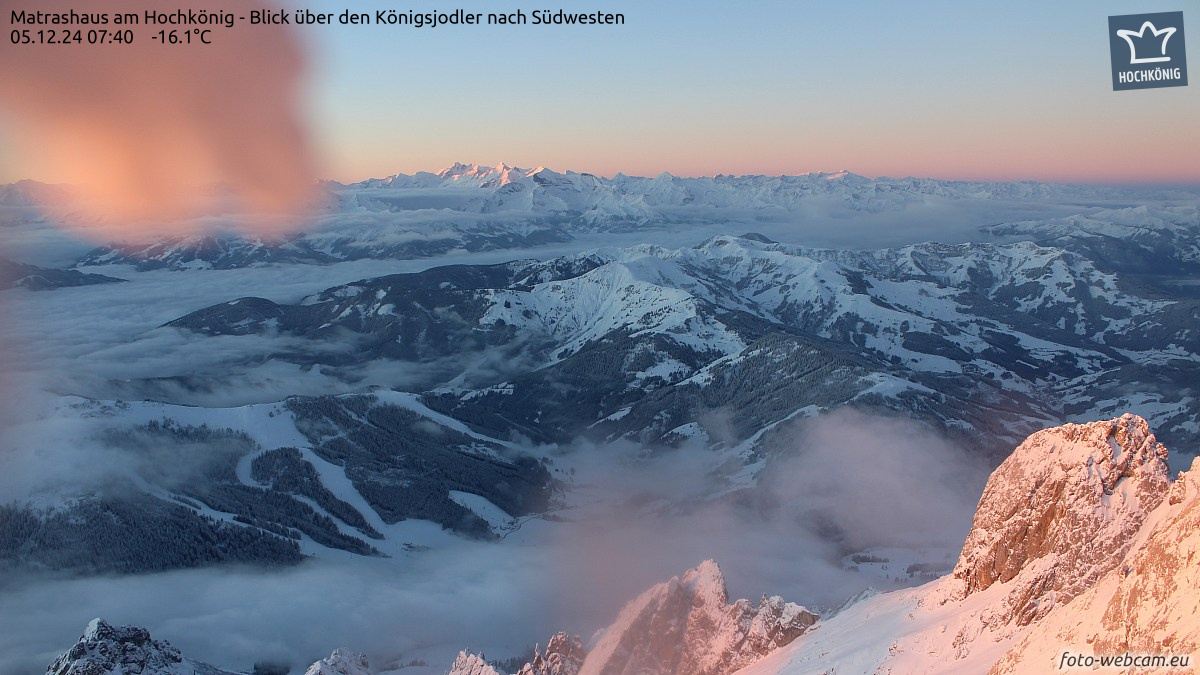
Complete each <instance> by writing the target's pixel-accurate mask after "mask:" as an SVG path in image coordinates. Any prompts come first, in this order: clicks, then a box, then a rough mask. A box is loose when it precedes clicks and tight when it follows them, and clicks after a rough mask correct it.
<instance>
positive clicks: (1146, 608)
mask: <svg viewBox="0 0 1200 675" xmlns="http://www.w3.org/2000/svg"><path fill="white" fill-rule="evenodd" d="M1154 520H1155V521H1156V522H1153V523H1151V524H1149V525H1148V528H1149V530H1150V531H1149V532H1146V533H1143V534H1144V536H1139V537H1138V539H1140V540H1143V541H1139V542H1136V544H1135V546H1134V548H1133V549H1132V550H1131V551H1130V552H1129V554H1128V555H1127V556H1126V557H1125V558H1124V559H1123V560H1121V561H1120V563H1119V564H1118V565H1117V566H1116V567H1115V568H1114V569H1112V570H1111V571H1110V572H1109V573H1108V574H1107V575H1105V576H1104V577H1103V578H1102V579H1101V580H1100V581H1099V582H1098V583H1097V584H1095V586H1093V587H1092V588H1091V589H1090V590H1089V591H1088V592H1087V593H1085V594H1083V595H1081V596H1080V597H1078V598H1076V599H1075V601H1074V602H1072V603H1071V605H1070V607H1068V608H1066V609H1065V610H1064V611H1060V612H1055V613H1053V614H1051V615H1050V616H1049V617H1047V618H1046V620H1044V621H1042V622H1040V623H1039V624H1038V626H1037V629H1036V630H1034V631H1031V632H1029V633H1027V634H1026V635H1024V636H1023V638H1022V639H1021V640H1020V641H1019V642H1018V643H1017V644H1016V645H1015V646H1014V647H1013V648H1012V649H1010V650H1009V651H1008V652H1007V653H1006V654H1005V655H1004V656H1003V658H1001V659H1000V660H999V661H998V662H997V663H996V664H995V666H994V667H993V668H992V671H991V672H992V673H993V674H994V675H1017V674H1019V673H1027V672H1034V671H1037V670H1039V669H1048V664H1049V665H1050V666H1052V665H1054V664H1055V663H1056V662H1057V661H1059V660H1061V659H1062V655H1063V654H1064V653H1067V652H1069V653H1071V654H1079V655H1083V656H1090V657H1101V656H1118V655H1124V654H1132V655H1136V656H1142V657H1163V658H1164V659H1169V658H1170V657H1172V656H1175V657H1187V658H1188V659H1189V661H1188V663H1187V664H1182V663H1179V662H1177V663H1176V665H1177V666H1181V667H1176V668H1172V667H1171V664H1170V663H1169V661H1163V662H1161V663H1158V664H1155V667H1154V669H1153V672H1180V673H1182V672H1188V673H1191V672H1194V670H1193V669H1194V668H1195V667H1196V665H1197V662H1196V659H1197V656H1198V655H1200V596H1197V593H1196V589H1197V588H1200V565H1197V562H1196V561H1197V560H1200V458H1198V459H1196V460H1194V461H1193V462H1192V466H1191V469H1190V470H1189V471H1187V472H1185V473H1180V474H1179V478H1178V479H1177V480H1176V481H1175V483H1174V484H1173V485H1172V486H1171V489H1170V491H1169V492H1168V494H1167V498H1166V500H1165V501H1164V503H1162V504H1161V505H1160V506H1159V510H1158V511H1156V512H1155V514H1154ZM1150 670H1151V669H1150V668H1146V667H1142V668H1135V669H1132V671H1131V672H1150ZM1121 672H1125V671H1121Z"/></svg>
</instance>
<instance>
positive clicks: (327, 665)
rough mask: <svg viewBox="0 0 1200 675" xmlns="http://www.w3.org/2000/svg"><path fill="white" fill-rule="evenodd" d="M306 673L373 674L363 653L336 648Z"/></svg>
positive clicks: (320, 674)
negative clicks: (352, 652)
mask: <svg viewBox="0 0 1200 675" xmlns="http://www.w3.org/2000/svg"><path fill="white" fill-rule="evenodd" d="M304 675H371V668H370V666H369V665H368V664H367V657H365V656H363V655H362V654H351V653H348V652H343V651H342V650H340V649H335V650H333V653H332V654H330V655H329V657H328V658H324V659H321V660H320V661H317V662H316V663H314V664H312V665H311V666H309V667H308V670H306V671H304Z"/></svg>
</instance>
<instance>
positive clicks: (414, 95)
mask: <svg viewBox="0 0 1200 675" xmlns="http://www.w3.org/2000/svg"><path fill="white" fill-rule="evenodd" d="M320 4H321V5H322V6H325V7H328V8H329V9H328V11H338V10H340V9H342V8H344V7H345V6H346V5H347V3H346V2H345V1H344V0H331V1H328V2H322V3H320ZM543 4H546V5H547V7H548V8H552V9H557V8H558V7H560V6H561V7H562V8H565V9H568V10H576V11H591V10H593V9H597V8H598V9H603V10H605V11H611V12H618V11H619V12H622V13H624V14H625V16H626V21H627V24H626V25H625V26H623V27H594V28H566V27H560V26H524V27H498V26H482V27H445V28H436V29H420V30H417V29H412V28H391V27H378V26H369V27H350V28H340V27H338V28H333V29H328V28H317V29H313V30H309V31H306V34H307V36H308V37H309V38H310V39H311V44H312V46H313V53H312V56H313V59H314V65H315V66H316V68H315V79H314V80H313V82H312V86H311V88H310V92H311V101H312V103H313V106H312V110H311V112H312V117H311V119H312V121H313V122H314V124H315V127H316V128H317V129H318V130H319V137H320V139H321V142H322V148H323V150H324V153H325V156H326V158H327V160H328V162H329V164H328V166H329V167H330V170H331V172H332V173H333V174H334V175H335V176H336V177H338V178H341V179H355V178H362V177H365V176H367V175H381V174H386V173H394V172H396V171H405V172H409V171H414V170H419V169H436V168H438V167H440V166H442V165H445V164H448V163H450V162H453V161H468V162H471V161H475V162H481V163H489V164H491V163H498V162H501V161H504V162H507V163H509V164H515V165H518V166H525V165H536V164H545V165H547V166H552V167H555V168H559V169H566V168H570V169H576V170H590V171H594V172H597V173H603V174H611V173H614V172H616V171H624V172H625V173H637V174H653V173H657V172H659V171H664V170H665V171H671V172H673V173H677V174H682V175H698V174H712V173H718V172H733V173H744V172H752V173H780V172H801V171H809V170H819V169H835V168H847V169H851V170H854V171H857V172H860V173H866V174H872V175H875V174H886V175H896V174H902V175H936V176H941V177H963V178H974V177H980V178H1019V177H1028V178H1047V179H1060V180H1109V181H1120V180H1135V181H1136V180H1180V181H1196V180H1200V159H1198V158H1200V122H1198V120H1200V74H1193V76H1192V81H1193V83H1192V84H1191V85H1190V86H1188V87H1177V88H1171V89H1159V90H1142V91H1126V92H1113V91H1112V87H1111V79H1110V78H1111V74H1110V66H1109V52H1108V41H1107V39H1108V38H1107V17H1108V16H1109V15H1110V14H1129V13H1138V12H1152V11H1175V10H1183V11H1184V14H1185V20H1187V21H1188V22H1189V25H1187V28H1188V29H1190V31H1192V35H1191V36H1189V38H1190V40H1189V50H1188V51H1189V55H1190V57H1191V60H1192V62H1193V69H1194V70H1195V71H1196V72H1197V73H1200V55H1197V47H1196V46H1197V44H1198V43H1200V5H1198V3H1196V2H1195V0H1177V1H1176V2H1174V3H1171V2H1166V3H1164V2H1096V1H1091V0H1074V1H1071V2H1054V3H1047V2H1030V1H1018V2H1004V3H979V2H962V1H956V2H951V1H934V2H920V3H901V2H887V1H878V0H872V1H864V2H838V3H832V2H820V3H817V2H775V1H767V2H758V3H736V4H735V3H731V2H712V1H704V2H694V1H693V2H684V1H681V0H656V1H655V2H628V1H623V0H588V1H587V2H575V1H570V0H564V1H563V2H559V3H543ZM395 6H396V5H395V4H393V3H389V2H361V3H357V4H354V7H355V8H361V9H362V11H371V12H373V11H374V9H377V8H387V7H395ZM411 6H412V7H413V8H417V9H429V8H435V7H440V8H450V7H457V6H463V7H464V8H466V9H468V10H473V11H481V12H487V11H511V10H512V9H515V8H518V7H519V8H522V9H524V10H526V12H529V11H530V10H532V9H535V8H538V7H539V5H538V4H526V3H525V2H524V1H523V0H511V1H510V0H500V1H495V0H493V1H489V2H465V3H462V4H461V5H460V4H456V3H452V2H430V1H428V0H426V1H424V2H419V1H418V2H414V3H412V4H411ZM1118 146H1120V147H1119V148H1118Z"/></svg>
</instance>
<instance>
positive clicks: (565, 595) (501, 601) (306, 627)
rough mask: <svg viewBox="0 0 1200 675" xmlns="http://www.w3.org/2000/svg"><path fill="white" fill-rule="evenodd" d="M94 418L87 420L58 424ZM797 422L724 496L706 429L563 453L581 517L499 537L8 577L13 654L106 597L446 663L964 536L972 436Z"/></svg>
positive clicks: (824, 596)
mask: <svg viewBox="0 0 1200 675" xmlns="http://www.w3.org/2000/svg"><path fill="white" fill-rule="evenodd" d="M84 427H88V428H87V429H85V428H84ZM95 427H96V422H95V421H94V420H85V421H81V422H80V423H79V425H78V428H66V427H64V428H62V429H61V433H62V434H64V435H66V436H72V435H74V436H86V435H87V433H89V432H90V431H94V428H95ZM784 434H785V437H784V441H785V442H786V443H788V444H789V445H791V447H790V448H788V449H787V452H786V453H785V454H784V455H782V456H780V458H779V459H778V460H777V462H776V463H775V466H773V467H771V468H770V469H769V473H768V476H767V478H766V479H765V480H764V481H762V483H761V484H760V485H759V486H757V487H755V488H753V489H750V490H748V491H743V492H734V493H728V494H726V496H725V497H723V498H720V499H717V500H711V499H709V497H711V495H712V494H713V491H714V490H719V489H720V485H721V483H722V481H721V480H719V479H718V477H717V476H716V474H714V473H713V469H714V468H715V460H716V458H715V457H714V456H713V455H712V453H711V452H710V451H708V450H705V449H702V448H695V447H685V448H681V449H678V450H671V451H663V452H659V453H651V454H649V455H647V454H646V452H645V449H644V448H638V447H635V446H632V445H623V446H593V447H582V446H581V447H577V448H572V449H571V450H569V451H566V452H563V453H557V454H558V456H557V458H556V460H555V464H556V465H557V466H559V467H563V468H566V467H573V468H575V469H576V471H575V478H574V480H575V485H574V487H573V488H572V489H571V490H570V492H569V496H568V499H569V501H570V502H571V503H572V505H573V507H572V508H569V509H567V510H566V511H564V512H562V513H561V514H560V515H561V516H562V518H563V520H564V522H541V521H535V522H533V523H529V524H528V525H527V526H526V527H524V528H522V529H521V530H519V531H518V532H517V533H515V534H514V535H512V536H510V537H509V538H507V539H506V540H504V541H503V542H501V543H498V544H489V543H479V542H469V541H465V540H458V539H455V538H449V539H442V540H440V541H442V543H441V544H440V545H438V546H436V547H435V548H433V549H431V550H427V551H421V552H417V553H414V554H412V555H411V556H409V557H406V558H403V559H392V560H378V559H363V558H354V557H351V556H346V555H342V554H340V553H334V552H331V553H329V554H328V556H327V557H323V558H321V559H316V560H312V561H310V562H307V563H305V564H304V565H301V566H299V567H297V568H290V569H285V570H278V571H269V572H266V571H261V570H254V569H247V568H237V567H226V568H215V569H207V570H191V571H180V572H172V573H166V574H154V575H145V576H133V577H120V578H92V579H71V580H61V579H60V580H54V579H47V578H40V579H28V580H18V581H19V582H18V583H10V584H8V585H7V586H8V587H7V588H6V589H5V590H4V602H3V606H4V611H3V612H0V654H3V655H4V656H3V657H0V671H2V672H5V673H13V674H14V675H24V674H25V673H30V674H32V673H39V672H41V669H43V668H44V667H45V665H46V664H47V663H49V661H50V660H52V659H53V658H54V657H55V656H56V655H57V654H58V653H60V652H61V651H63V650H65V649H66V648H67V647H69V646H70V645H71V644H72V642H73V641H74V639H75V638H76V637H77V636H78V633H79V632H80V631H81V630H82V627H83V626H84V625H85V624H86V623H87V621H89V620H90V619H91V618H93V617H95V616H102V617H104V618H105V619H107V620H109V621H110V622H114V623H133V624H140V625H145V626H147V627H149V628H150V629H151V630H152V632H153V633H154V634H155V635H156V636H157V637H161V638H166V639H168V640H170V641H171V642H172V643H173V644H175V645H176V646H178V647H180V648H181V649H183V650H184V652H185V653H186V654H189V655H191V656H193V657H194V658H198V659H201V660H207V661H211V662H215V663H217V664H219V665H223V666H226V667H230V668H235V667H240V668H247V667H249V665H251V664H252V663H253V662H255V661H261V660H270V661H276V662H286V663H291V664H292V665H293V666H294V667H300V666H302V665H306V664H307V663H309V662H311V661H312V660H315V659H316V658H319V657H321V656H323V655H325V654H327V653H328V652H329V651H331V650H332V649H333V648H335V647H345V648H348V649H352V650H358V651H363V652H366V653H368V654H369V655H370V656H371V657H372V659H373V661H375V662H376V663H377V664H379V665H385V664H387V663H404V662H408V661H410V660H412V659H416V658H420V659H425V660H427V661H429V662H430V664H431V665H432V666H435V667H441V666H443V665H445V664H448V663H449V660H450V659H451V658H452V657H453V654H454V653H455V652H456V651H457V650H458V649H462V648H472V649H476V650H484V651H485V652H487V653H488V654H489V655H491V656H494V657H506V656H511V655H515V654H518V653H521V652H522V650H523V649H525V648H526V647H527V646H528V645H529V644H530V643H532V642H537V641H544V640H545V639H546V638H547V637H548V636H549V635H550V634H551V633H552V632H554V631H557V630H568V631H572V632H576V633H580V634H582V635H583V636H584V638H585V640H586V639H587V638H588V637H590V636H591V634H592V633H593V632H594V631H595V630H597V629H599V628H602V627H603V626H605V625H607V623H609V622H610V621H611V620H612V619H613V618H615V616H616V613H617V611H618V610H619V609H620V607H621V605H623V604H624V603H625V602H627V601H629V600H631V599H632V598H633V597H635V596H636V595H637V594H638V593H640V592H641V591H643V590H645V589H646V588H647V587H649V586H650V585H651V584H654V583H657V582H660V581H663V580H665V579H667V578H669V577H670V576H673V575H676V574H679V573H681V572H682V571H683V570H685V569H687V568H689V567H691V566H693V565H695V564H696V563H698V562H699V561H701V560H703V559H706V558H712V559H715V560H717V561H718V562H719V563H720V564H721V566H722V568H723V569H724V571H725V573H726V576H727V579H728V581H729V585H730V592H731V595H732V596H733V597H750V598H752V599H754V598H757V597H758V595H759V594H761V593H768V594H778V595H782V596H784V597H785V598H786V599H788V600H792V601H796V602H800V603H803V604H807V605H809V606H814V607H830V606H836V605H837V604H839V603H840V602H842V601H843V600H844V599H845V598H846V597H848V596H849V595H850V594H852V593H854V592H857V591H858V590H861V589H862V588H863V587H865V586H867V585H879V583H880V582H879V580H878V579H877V578H866V577H865V575H859V574H857V573H854V572H850V571H847V570H845V569H843V566H842V564H841V562H840V559H841V557H842V556H843V555H844V554H845V553H846V552H847V551H848V550H857V549H859V548H868V547H879V546H905V545H908V546H924V547H928V548H929V550H930V551H932V552H934V553H937V552H940V551H942V550H943V549H944V550H947V551H951V550H953V549H955V548H956V547H957V546H958V545H959V544H960V543H961V541H962V538H963V536H964V535H965V533H966V530H967V527H968V526H969V523H970V516H971V513H972V512H973V508H974V505H975V501H976V500H977V499H978V495H979V490H980V489H981V487H982V483H983V478H984V474H985V471H984V470H983V469H982V467H980V466H979V465H978V464H977V463H975V462H974V461H972V460H971V459H970V458H969V455H967V454H965V453H964V452H963V451H962V450H961V449H959V448H956V447H954V446H952V445H950V444H949V443H947V442H945V441H942V440H940V439H938V438H937V436H936V435H935V434H934V433H933V432H931V431H930V430H928V429H926V428H923V427H921V426H919V425H916V424H914V423H911V422H907V421H903V420H894V419H880V418H874V417H868V416H865V415H863V414H861V413H857V412H850V411H845V412H835V413H832V414H829V415H824V416H821V417H818V418H815V419H812V420H809V421H805V422H801V423H798V424H796V425H794V426H793V427H791V428H790V429H789V430H786V431H785V432H784ZM51 440H53V439H51ZM43 445H44V447H51V446H53V447H59V448H60V449H59V450H57V451H51V452H49V453H41V455H40V459H39V460H38V461H39V462H41V463H44V464H47V465H53V466H57V467H60V468H59V470H58V471H57V479H58V480H61V481H68V480H78V481H80V482H86V481H88V480H92V481H99V480H102V479H104V478H105V477H106V475H108V473H111V472H106V471H105V470H103V469H102V467H97V465H96V461H97V460H101V459H103V460H105V461H107V460H114V461H121V460H120V458H119V457H116V455H118V454H119V453H120V451H119V450H117V449H114V448H112V447H111V446H110V447H108V448H107V449H104V448H103V447H102V446H103V443H100V442H98V443H96V444H94V446H95V447H82V446H78V444H77V446H76V447H82V449H80V450H79V451H78V452H75V453H74V454H76V455H79V454H88V453H92V454H90V455H89V457H90V459H91V462H88V461H82V460H85V459H87V458H84V457H79V456H75V457H70V456H67V455H64V452H67V451H66V450H63V449H61V448H62V446H60V445H57V444H55V443H48V444H43ZM543 450H544V449H543ZM100 452H103V453H107V454H103V455H101V454H95V453H100ZM67 454H70V453H67ZM101 463H103V462H101ZM64 466H65V467H78V468H76V469H73V470H71V471H67V472H64V471H62V469H61V467H64ZM89 467H90V468H89ZM54 477H55V474H54V472H47V473H46V475H45V476H41V478H45V479H50V478H54ZM17 478H18V479H19V481H20V482H32V481H34V479H35V478H36V477H34V476H30V475H26V476H24V477H23V478H22V477H19V476H18V477H17ZM931 555H932V554H931ZM10 581H12V580H10ZM443 661H444V662H445V663H443Z"/></svg>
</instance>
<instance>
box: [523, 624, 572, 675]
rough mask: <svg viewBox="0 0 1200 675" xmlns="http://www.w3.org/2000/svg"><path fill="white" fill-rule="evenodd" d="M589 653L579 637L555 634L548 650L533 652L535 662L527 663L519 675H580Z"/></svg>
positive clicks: (535, 650) (547, 646) (547, 647)
mask: <svg viewBox="0 0 1200 675" xmlns="http://www.w3.org/2000/svg"><path fill="white" fill-rule="evenodd" d="M586 656H587V652H585V651H584V649H583V641H582V640H580V639H579V636H575V637H570V636H568V635H567V634H566V633H555V635H554V636H553V637H551V638H550V642H549V643H547V644H546V650H545V651H543V652H539V651H538V650H537V649H536V648H535V649H534V650H533V660H532V661H530V662H529V663H526V664H525V665H524V667H522V668H521V670H520V672H518V673H517V675H578V673H579V669H580V668H582V667H583V660H584V657H586Z"/></svg>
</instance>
